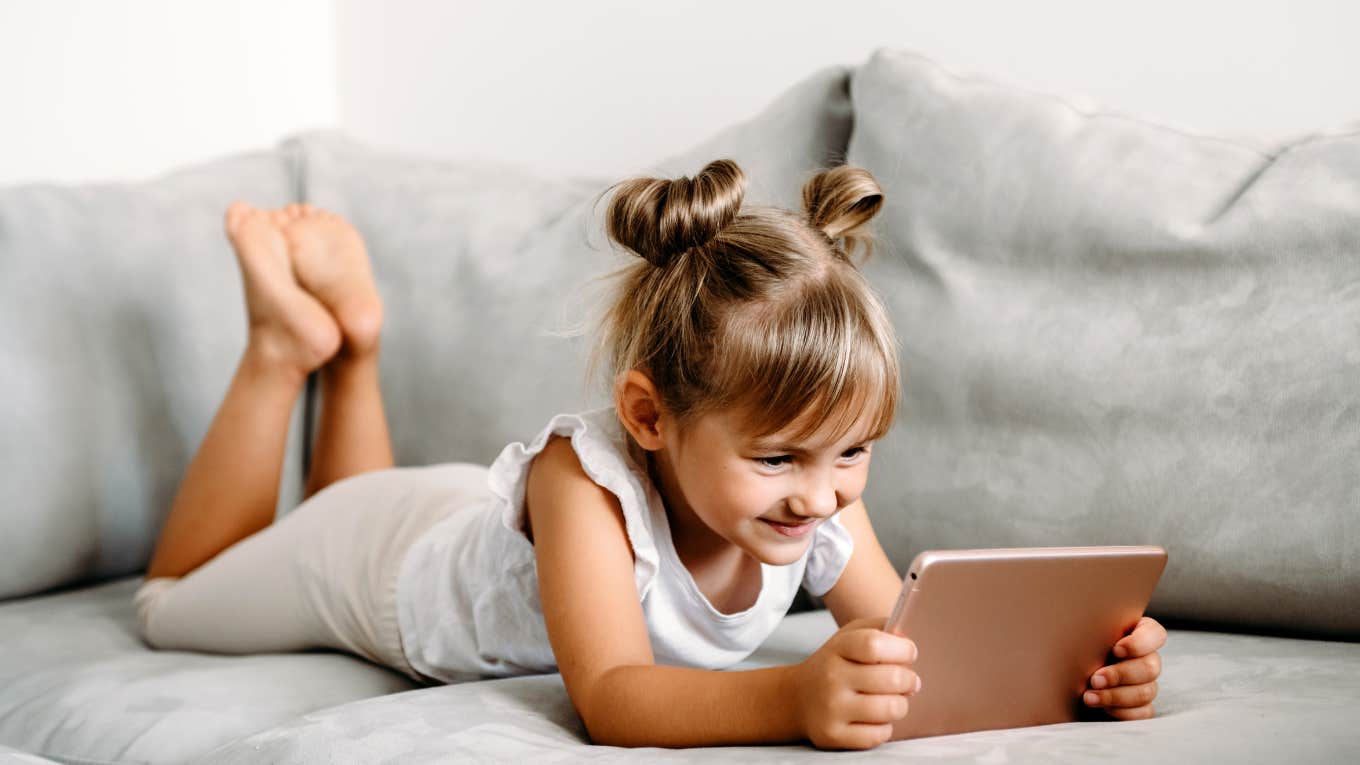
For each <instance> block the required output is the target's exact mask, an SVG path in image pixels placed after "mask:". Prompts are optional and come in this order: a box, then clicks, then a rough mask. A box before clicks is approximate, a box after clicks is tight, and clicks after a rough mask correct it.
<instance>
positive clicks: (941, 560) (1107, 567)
mask: <svg viewBox="0 0 1360 765" xmlns="http://www.w3.org/2000/svg"><path fill="white" fill-rule="evenodd" d="M1165 565H1166V552H1165V550H1163V549H1162V548H1160V547H1067V548H1060V547H1053V548H1026V549H1015V550H952V551H927V552H923V553H921V554H920V555H918V556H917V557H916V560H915V561H913V562H912V565H911V568H910V569H909V570H908V573H907V576H906V577H905V579H904V584H907V585H910V586H911V590H910V594H909V595H908V597H907V599H906V604H905V606H904V607H902V608H901V613H900V614H895V615H894V616H896V617H898V618H897V621H896V623H897V624H898V625H900V626H899V628H898V629H897V630H896V631H899V632H901V633H902V634H905V635H907V636H908V637H910V638H911V639H912V640H913V641H915V643H916V645H917V648H918V649H919V651H920V655H919V658H918V660H917V662H916V665H915V669H916V671H917V672H918V674H919V675H920V677H921V690H920V692H919V693H917V694H916V695H915V696H912V697H911V698H910V710H909V712H908V714H907V716H906V718H904V719H902V720H900V721H899V722H898V723H897V724H896V725H895V726H894V729H893V738H894V739H901V738H913V737H918V736H934V735H942V734H949V733H963V732H967V731H974V730H988V729H996V728H1015V727H1021V726H1027V725H1044V724H1048V723H1059V722H1070V721H1073V720H1076V719H1077V716H1078V713H1079V712H1080V710H1081V708H1082V706H1083V705H1082V704H1081V695H1082V693H1083V692H1084V691H1085V690H1086V687H1087V682H1088V680H1089V679H1090V676H1091V674H1092V673H1094V672H1095V671H1096V670H1097V669H1099V668H1100V667H1101V666H1103V665H1104V664H1106V663H1107V658H1110V654H1109V650H1110V648H1111V647H1112V646H1113V645H1114V644H1115V642H1116V641H1118V640H1119V639H1120V638H1121V637H1123V636H1124V635H1125V634H1127V633H1128V631H1129V630H1130V629H1132V627H1133V626H1134V625H1135V624H1137V623H1138V620H1139V618H1140V617H1141V616H1142V614H1143V609H1144V608H1145V607H1146V606H1147V602H1148V599H1149V598H1150V597H1151V596H1152V591H1153V589H1154V588H1155V587H1156V585H1157V580H1158V578H1159V577H1160V576H1161V573H1162V569H1163V568H1164V567H1165ZM893 624H894V621H893V620H892V619H890V620H889V622H888V627H889V629H893Z"/></svg>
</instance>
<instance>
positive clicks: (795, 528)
mask: <svg viewBox="0 0 1360 765" xmlns="http://www.w3.org/2000/svg"><path fill="white" fill-rule="evenodd" d="M760 520H762V521H764V522H765V523H766V524H769V526H770V528H772V529H774V530H775V531H778V532H779V533H780V534H783V535H784V536H786V537H801V536H803V535H804V534H806V533H808V532H809V531H811V530H812V527H813V526H816V525H817V522H816V521H802V522H800V523H780V522H779V521H772V520H770V519H768V518H761V519H760Z"/></svg>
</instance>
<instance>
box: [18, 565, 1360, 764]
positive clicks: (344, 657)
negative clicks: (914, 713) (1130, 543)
mask: <svg viewBox="0 0 1360 765" xmlns="http://www.w3.org/2000/svg"><path fill="white" fill-rule="evenodd" d="M140 582H141V579H140V578H139V577H130V578H125V579H120V580H118V581H114V582H108V583H105V584H102V585H98V586H94V587H89V588H85V589H82V590H79V591H73V592H67V593H62V594H59V595H49V596H40V597H35V598H29V599H23V600H14V601H10V602H7V603H0V635H3V636H4V638H3V641H4V642H3V646H4V650H0V746H9V747H13V748H16V749H19V750H23V751H27V752H34V753H36V754H38V755H41V756H43V757H47V758H50V759H52V760H56V761H60V762H67V763H84V764H86V765H89V764H90V763H105V762H127V763H180V762H204V763H217V764H221V763H250V764H251V765H255V763H262V762H278V763H290V764H298V765H306V764H307V763H367V762H400V763H419V762H450V761H463V760H464V759H471V760H475V761H485V760H496V761H512V762H523V761H530V760H536V759H539V758H554V759H558V760H562V761H567V762H574V761H582V762H584V761H587V760H591V761H595V760H602V759H603V760H627V761H636V760H639V759H668V760H672V761H709V762H714V761H733V762H736V761H741V762H748V761H787V760H804V759H806V760H808V761H814V760H815V761H818V762H820V761H823V760H826V759H842V758H848V757H858V758H859V759H878V758H883V759H889V758H891V759H893V760H894V761H896V760H899V759H901V760H906V761H908V762H911V761H920V762H926V761H930V762H939V761H967V762H975V761H984V762H1036V763H1038V762H1074V761H1081V762H1092V761H1099V762H1155V761H1162V762H1199V761H1204V762H1262V763H1278V762H1282V761H1291V762H1334V761H1339V760H1338V758H1340V757H1341V756H1342V755H1343V754H1345V753H1347V752H1355V751H1357V748H1360V729H1357V728H1356V726H1355V725H1354V724H1353V723H1354V718H1355V710H1356V709H1357V708H1360V644H1355V643H1332V642H1325V641H1312V640H1297V639H1285V638H1268V637H1257V636H1249V635H1231V634H1224V633H1212V632H1192V631H1181V630H1174V631H1173V632H1172V634H1171V638H1170V640H1169V642H1168V643H1167V646H1166V648H1165V649H1164V650H1163V652H1162V653H1163V657H1164V659H1165V666H1164V669H1163V675H1162V681H1161V692H1160V695H1159V697H1158V703H1157V709H1158V715H1157V717H1156V718H1154V719H1153V720H1150V721H1145V722H1135V723H1120V722H1083V723H1072V724H1067V725H1055V726H1044V727H1039V728H1028V729H1020V730H1012V731H990V732H980V733H971V734H966V735H962V736H946V737H941V738H933V739H921V740H919V741H913V742H900V743H894V744H889V745H887V746H885V747H883V748H880V749H878V750H876V751H875V752H874V753H872V754H869V755H867V756H865V755H863V754H860V755H855V754H851V753H833V752H819V751H815V750H813V749H811V748H809V747H806V746H784V747H724V748H717V749H688V750H660V749H646V750H629V749H615V748H609V747H597V746H590V745H588V744H587V743H586V742H585V739H584V731H583V730H582V727H581V724H580V721H579V719H578V718H577V717H576V716H575V713H574V712H573V711H572V709H571V705H570V701H569V700H568V699H567V696H566V692H565V690H564V689H563V687H562V682H561V678H560V677H559V676H558V675H541V676H537V677H526V678H516V679H513V680H501V681H487V682H480V683H468V684H463V685H456V686H440V687H433V688H416V687H415V686H413V685H412V684H411V683H410V681H408V680H407V679H405V678H404V677H402V676H401V675H399V674H398V673H396V672H393V671H391V670H388V669H385V668H380V667H377V666H375V665H373V664H370V663H368V662H365V661H363V660H361V659H357V658H354V657H351V656H349V655H348V654H342V653H336V652H331V651H313V652H306V653H294V654H262V655H257V656H214V655H210V654H198V653H190V652H182V651H152V650H149V649H148V648H147V647H146V646H145V645H144V644H143V643H142V642H141V641H140V640H139V639H138V637H137V634H136V628H135V622H134V616H133V613H132V603H131V598H132V592H133V591H134V590H135V589H136V587H137V585H138V584H139V583H140ZM833 629H834V623H833V622H832V621H831V618H830V616H829V614H827V613H826V612H824V611H818V612H811V613H803V614H795V615H792V616H790V617H788V618H787V619H786V620H785V621H784V623H783V624H781V625H780V627H779V629H778V630H776V632H775V633H774V635H772V636H771V637H770V639H769V640H768V641H766V643H765V645H764V646H762V647H761V649H760V651H758V652H757V653H756V654H755V655H754V656H753V657H752V658H751V659H750V660H748V661H747V662H745V663H743V664H742V665H741V666H742V667H747V668H749V667H758V666H771V665H775V664H789V663H793V662H797V661H800V660H802V658H803V657H805V656H806V655H807V654H808V653H809V652H810V651H812V650H813V649H815V648H816V647H817V646H818V645H820V644H821V643H822V642H823V641H824V640H825V638H826V637H827V636H828V635H829V634H830V633H831V632H832V631H833ZM213 750H215V751H213ZM0 751H2V750H0ZM210 751H211V752H212V753H211V754H209V752H210Z"/></svg>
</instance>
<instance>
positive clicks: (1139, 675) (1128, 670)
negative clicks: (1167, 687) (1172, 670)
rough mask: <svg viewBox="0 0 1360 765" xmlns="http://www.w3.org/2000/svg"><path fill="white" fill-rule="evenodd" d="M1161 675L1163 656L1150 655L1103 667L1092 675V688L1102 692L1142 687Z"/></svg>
mask: <svg viewBox="0 0 1360 765" xmlns="http://www.w3.org/2000/svg"><path fill="white" fill-rule="evenodd" d="M1161 674H1162V655H1161V654H1160V653H1150V654H1148V655H1147V656H1140V657H1138V658H1136V659H1129V660H1128V661H1121V662H1119V663H1118V664H1111V665H1109V666H1106V667H1101V668H1100V669H1098V670H1096V672H1095V674H1093V675H1091V687H1092V688H1095V689H1096V690H1100V689H1102V688H1113V687H1115V686H1117V685H1140V684H1142V683H1150V682H1152V681H1153V680H1156V679H1157V678H1158V676H1160V675H1161Z"/></svg>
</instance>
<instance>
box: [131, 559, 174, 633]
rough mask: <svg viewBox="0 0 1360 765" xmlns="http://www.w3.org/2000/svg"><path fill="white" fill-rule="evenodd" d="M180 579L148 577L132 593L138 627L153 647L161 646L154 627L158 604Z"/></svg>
mask: <svg viewBox="0 0 1360 765" xmlns="http://www.w3.org/2000/svg"><path fill="white" fill-rule="evenodd" d="M178 581H179V577H173V576H161V577H156V578H154V579H147V580H146V581H144V582H142V584H141V586H140V587H138V588H137V592H135V593H133V595H132V605H133V608H134V610H136V612H137V627H138V629H139V630H140V632H141V635H142V639H143V640H145V641H146V643H147V644H148V645H150V646H151V647H153V648H160V647H161V646H160V645H159V644H158V641H157V635H156V634H155V632H154V630H153V629H152V626H153V622H154V620H155V615H156V612H157V610H158V609H157V606H158V605H159V604H160V602H161V600H162V599H163V597H164V595H165V593H166V591H167V590H169V589H170V588H171V587H173V586H174V584H175V583H176V582H178Z"/></svg>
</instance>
